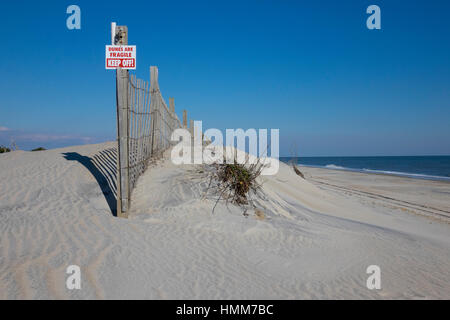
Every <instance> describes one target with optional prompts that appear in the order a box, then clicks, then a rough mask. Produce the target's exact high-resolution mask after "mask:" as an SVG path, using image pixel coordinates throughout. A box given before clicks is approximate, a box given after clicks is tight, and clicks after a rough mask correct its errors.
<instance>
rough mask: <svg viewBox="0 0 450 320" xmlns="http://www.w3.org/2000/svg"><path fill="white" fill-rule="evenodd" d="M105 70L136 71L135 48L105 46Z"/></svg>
mask: <svg viewBox="0 0 450 320" xmlns="http://www.w3.org/2000/svg"><path fill="white" fill-rule="evenodd" d="M105 66H106V69H117V68H122V69H136V46H106V61H105Z"/></svg>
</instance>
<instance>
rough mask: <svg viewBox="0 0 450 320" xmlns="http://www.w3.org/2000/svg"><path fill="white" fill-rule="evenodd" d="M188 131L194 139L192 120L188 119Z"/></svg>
mask: <svg viewBox="0 0 450 320" xmlns="http://www.w3.org/2000/svg"><path fill="white" fill-rule="evenodd" d="M189 131H190V132H191V136H192V139H194V120H192V119H191V120H189Z"/></svg>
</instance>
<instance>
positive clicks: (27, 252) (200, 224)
mask: <svg viewBox="0 0 450 320" xmlns="http://www.w3.org/2000/svg"><path fill="white" fill-rule="evenodd" d="M114 145H115V144H114V143H105V144H97V145H86V146H78V147H70V148H64V149H55V150H49V151H41V152H23V151H18V152H12V153H7V154H1V155H0V298H2V299H21V298H27V299H37V298H52V299H53V298H56V299H90V298H106V299H111V298H119V299H121V298H156V299H166V298H175V299H178V298H183V299H197V298H203V299H214V298H224V299H229V298H234V299H258V298H262V299H266V298H280V299H284V298H288V299H299V298H320V299H331V298H337V299H343V298H355V299H360V298H375V299H379V298H418V299H423V298H440V299H449V298H450V285H449V283H450V224H449V223H448V222H449V219H448V218H446V217H445V212H446V211H450V210H449V207H450V205H449V201H450V200H449V199H450V197H449V194H450V184H445V183H438V182H431V181H418V180H412V179H405V178H396V177H388V176H382V175H370V174H353V173H348V172H337V173H336V172H335V171H331V170H324V169H322V170H320V169H310V168H301V170H304V171H305V172H306V176H307V180H303V179H301V178H300V177H298V176H296V175H295V174H294V173H293V171H292V168H290V167H288V166H286V165H284V164H281V167H280V171H279V174H277V175H276V176H271V177H265V178H264V179H263V180H264V186H263V191H264V193H265V197H266V199H265V200H264V201H259V202H258V207H259V209H261V210H262V211H263V212H264V215H265V218H264V219H258V217H257V216H256V215H254V213H253V212H250V215H249V216H248V217H245V216H243V214H242V210H240V209H239V208H236V207H234V206H229V207H228V208H227V206H226V205H225V204H219V205H218V206H217V208H216V210H215V212H214V214H211V211H212V207H213V205H214V201H213V200H212V199H205V200H202V199H201V197H202V195H203V192H204V190H205V188H206V182H205V181H202V178H201V176H202V174H201V173H198V172H197V170H195V168H194V167H193V166H182V167H176V166H174V165H173V164H172V163H171V162H170V161H169V160H165V161H161V162H160V163H159V164H157V165H156V166H154V167H151V168H150V169H149V170H148V171H147V172H146V173H145V174H144V175H143V176H142V177H141V179H140V180H139V182H138V186H137V188H136V190H135V192H134V193H133V199H132V210H131V216H130V218H129V219H118V218H115V217H113V216H112V215H111V210H110V205H111V202H110V204H108V202H107V200H106V198H108V199H109V200H110V201H111V196H112V193H113V192H114V190H115V181H114V178H113V174H112V173H113V172H114V170H115V159H114V152H113V150H110V149H111V148H114ZM105 150H109V151H105ZM101 152H102V153H101ZM64 154H65V156H64ZM94 156H95V157H94ZM87 157H93V158H94V161H93V162H90V160H89V158H87ZM69 159H72V160H69ZM95 168H98V169H95ZM97 170H99V171H97ZM102 175H104V176H106V178H103V177H102ZM94 176H95V177H96V178H95V177H94ZM374 177H376V178H374ZM99 183H100V184H101V185H102V186H101V187H100V185H99ZM324 183H327V184H328V185H326V184H324ZM331 185H332V186H331ZM344 188H350V190H348V189H344ZM102 189H103V192H102ZM111 192H112V193H111ZM374 193H375V194H376V195H373V194H374ZM105 195H106V198H105ZM377 195H378V196H377ZM383 197H388V198H389V199H387V198H383ZM392 199H394V200H392ZM425 207H427V208H425ZM429 208H432V209H429ZM439 213H441V214H443V215H439ZM71 264H77V265H79V266H80V267H81V272H82V288H81V290H68V289H66V285H65V281H66V277H67V275H66V273H65V271H66V268H67V266H68V265H71ZM371 264H376V265H379V266H380V267H381V282H382V283H381V286H382V289H381V290H368V289H367V288H366V279H367V277H368V275H367V274H366V273H365V272H366V268H367V267H368V266H369V265H371Z"/></svg>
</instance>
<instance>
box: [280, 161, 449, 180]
mask: <svg viewBox="0 0 450 320" xmlns="http://www.w3.org/2000/svg"><path fill="white" fill-rule="evenodd" d="M291 159H292V157H280V160H281V161H283V162H289V161H290V160H291ZM297 163H298V164H300V165H304V166H310V167H318V168H328V169H336V170H348V171H357V172H371V173H383V174H390V175H397V176H406V177H410V178H417V179H430V180H444V181H450V156H407V157H299V158H298V160H297Z"/></svg>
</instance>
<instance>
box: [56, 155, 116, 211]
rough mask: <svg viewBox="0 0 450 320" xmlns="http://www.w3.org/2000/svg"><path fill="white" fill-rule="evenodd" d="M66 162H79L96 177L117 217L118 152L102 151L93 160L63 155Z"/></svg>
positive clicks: (80, 156)
mask: <svg viewBox="0 0 450 320" xmlns="http://www.w3.org/2000/svg"><path fill="white" fill-rule="evenodd" d="M63 156H64V158H65V159H66V160H69V161H78V162H79V163H81V164H82V165H83V166H85V167H86V169H88V170H89V172H90V173H91V174H92V175H93V176H94V178H95V179H96V180H97V183H98V184H99V186H100V188H101V190H102V192H103V195H104V196H105V199H106V202H107V203H108V206H109V208H110V210H111V213H112V215H113V216H115V217H116V216H117V177H116V166H117V162H116V159H117V151H116V149H115V148H110V149H106V150H103V151H100V152H99V153H97V154H96V155H94V156H93V157H92V158H90V157H86V156H83V155H81V154H79V153H77V152H66V153H63Z"/></svg>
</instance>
